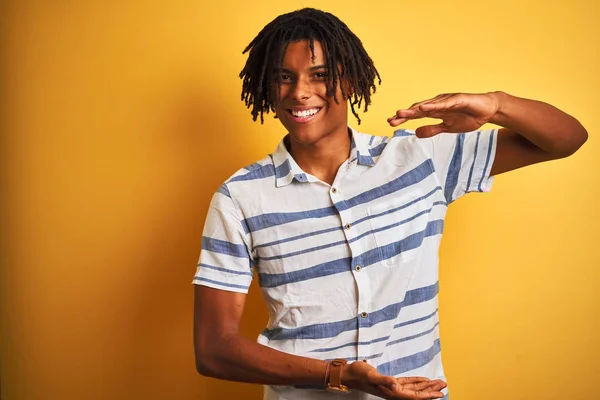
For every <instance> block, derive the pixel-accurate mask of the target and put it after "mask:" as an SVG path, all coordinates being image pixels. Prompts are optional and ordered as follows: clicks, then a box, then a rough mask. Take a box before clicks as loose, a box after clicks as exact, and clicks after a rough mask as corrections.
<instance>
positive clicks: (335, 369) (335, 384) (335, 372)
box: [325, 358, 350, 393]
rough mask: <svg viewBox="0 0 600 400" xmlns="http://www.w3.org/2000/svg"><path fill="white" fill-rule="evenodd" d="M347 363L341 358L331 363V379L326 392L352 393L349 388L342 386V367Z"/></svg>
mask: <svg viewBox="0 0 600 400" xmlns="http://www.w3.org/2000/svg"><path fill="white" fill-rule="evenodd" d="M347 363H348V361H346V360H343V359H341V358H336V359H335V360H333V361H331V362H330V363H329V379H328V381H327V387H326V388H325V390H327V391H330V392H338V393H349V392H350V388H349V387H348V386H346V385H342V367H343V366H344V365H346V364H347Z"/></svg>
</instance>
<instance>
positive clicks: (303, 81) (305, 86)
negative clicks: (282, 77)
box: [291, 77, 312, 100]
mask: <svg viewBox="0 0 600 400" xmlns="http://www.w3.org/2000/svg"><path fill="white" fill-rule="evenodd" d="M311 93H312V87H311V84H310V82H309V80H308V78H305V77H300V78H298V79H297V80H296V82H295V83H294V86H293V87H292V93H291V94H292V98H293V99H294V100H306V99H308V98H310V96H311Z"/></svg>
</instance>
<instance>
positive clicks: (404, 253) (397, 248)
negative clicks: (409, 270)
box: [367, 191, 432, 267]
mask: <svg viewBox="0 0 600 400" xmlns="http://www.w3.org/2000/svg"><path fill="white" fill-rule="evenodd" d="M431 207H432V204H431V201H430V200H429V199H428V198H426V199H423V198H422V197H421V193H420V192H419V191H417V192H412V193H410V194H408V195H405V196H398V197H392V198H388V199H385V200H382V201H380V202H378V203H377V204H374V205H373V206H371V207H369V208H368V209H367V213H368V215H369V223H370V224H371V232H372V234H373V237H374V240H375V243H376V244H377V249H378V253H377V254H378V257H379V259H380V263H381V264H383V265H385V266H390V267H392V266H398V265H401V264H404V263H408V262H411V261H413V260H414V259H416V258H417V256H418V253H419V247H420V246H421V243H422V242H423V239H424V237H425V232H426V229H427V224H428V222H429V220H430V211H431Z"/></svg>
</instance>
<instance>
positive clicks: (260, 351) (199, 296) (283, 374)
mask: <svg viewBox="0 0 600 400" xmlns="http://www.w3.org/2000/svg"><path fill="white" fill-rule="evenodd" d="M245 300H246V295H245V294H242V293H234V292H227V291H224V290H218V289H212V288H209V287H205V286H200V285H196V287H195V288H194V348H195V355H196V368H197V370H198V372H199V373H200V374H202V375H205V376H210V377H213V378H219V379H226V380H232V381H238V382H248V383H262V384H271V385H312V386H319V387H323V386H324V382H325V370H326V368H327V362H326V361H321V360H316V359H310V358H304V357H297V356H293V355H290V354H286V353H282V352H280V351H277V350H274V349H271V348H268V347H266V346H263V345H260V344H258V343H256V342H253V341H251V340H249V339H246V338H244V337H243V336H241V335H240V334H239V322H240V319H241V316H242V311H243V309H244V303H245Z"/></svg>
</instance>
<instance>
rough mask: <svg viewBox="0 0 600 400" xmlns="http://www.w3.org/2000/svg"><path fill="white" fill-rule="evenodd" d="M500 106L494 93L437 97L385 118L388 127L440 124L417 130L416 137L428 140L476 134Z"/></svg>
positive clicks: (442, 95)
mask: <svg viewBox="0 0 600 400" xmlns="http://www.w3.org/2000/svg"><path fill="white" fill-rule="evenodd" d="M499 106H500V100H499V96H498V95H497V94H496V93H485V94H465V93H451V94H440V95H438V96H436V97H434V98H432V99H429V100H424V101H421V102H419V103H415V104H413V105H412V106H411V107H410V108H408V109H405V110H398V111H397V112H396V115H394V116H393V117H390V118H388V120H387V121H388V123H389V124H390V125H391V126H398V125H400V124H402V123H404V122H406V121H408V120H412V119H419V118H437V119H441V120H442V122H441V123H439V124H436V125H425V126H421V127H419V128H417V129H416V134H417V136H418V137H430V136H434V135H437V134H438V133H442V132H453V133H458V132H469V131H474V130H477V129H478V128H479V127H481V126H482V125H483V124H485V123H487V122H490V120H491V119H492V118H493V117H494V116H495V115H496V113H497V112H498V109H499Z"/></svg>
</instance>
